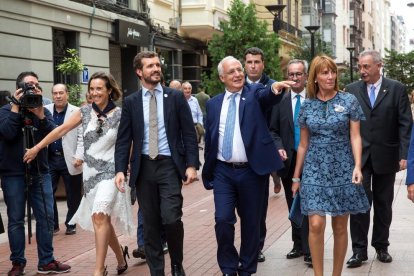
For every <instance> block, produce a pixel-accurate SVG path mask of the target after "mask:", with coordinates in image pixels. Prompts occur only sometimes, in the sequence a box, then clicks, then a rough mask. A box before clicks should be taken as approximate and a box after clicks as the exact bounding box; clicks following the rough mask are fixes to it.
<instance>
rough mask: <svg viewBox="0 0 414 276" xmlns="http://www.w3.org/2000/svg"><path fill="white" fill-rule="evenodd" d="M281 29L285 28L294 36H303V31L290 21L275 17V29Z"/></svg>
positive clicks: (275, 30)
mask: <svg viewBox="0 0 414 276" xmlns="http://www.w3.org/2000/svg"><path fill="white" fill-rule="evenodd" d="M280 30H284V31H286V32H288V33H290V34H292V35H294V36H297V37H300V38H302V31H301V30H299V29H298V28H296V27H294V26H292V25H290V24H289V23H287V22H285V21H283V20H279V19H278V18H275V19H274V20H273V31H274V32H277V31H280Z"/></svg>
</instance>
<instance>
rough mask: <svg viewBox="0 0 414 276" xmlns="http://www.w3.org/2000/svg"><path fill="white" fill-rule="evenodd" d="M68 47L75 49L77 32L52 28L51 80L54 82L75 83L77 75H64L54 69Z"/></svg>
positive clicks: (65, 53)
mask: <svg viewBox="0 0 414 276" xmlns="http://www.w3.org/2000/svg"><path fill="white" fill-rule="evenodd" d="M68 48H71V49H77V48H78V47H77V33H76V32H72V31H63V30H58V29H53V68H54V69H53V81H54V83H65V84H66V83H76V82H77V81H78V80H77V78H78V76H77V75H74V76H71V75H68V76H65V75H63V74H62V73H61V72H59V71H57V70H56V66H57V65H58V64H59V63H61V62H62V59H63V58H64V57H65V56H66V55H67V52H66V50H67V49H68Z"/></svg>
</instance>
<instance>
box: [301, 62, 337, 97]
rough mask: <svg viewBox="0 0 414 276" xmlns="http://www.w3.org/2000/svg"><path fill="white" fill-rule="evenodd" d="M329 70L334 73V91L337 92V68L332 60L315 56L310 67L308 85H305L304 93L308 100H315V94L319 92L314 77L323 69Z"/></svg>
mask: <svg viewBox="0 0 414 276" xmlns="http://www.w3.org/2000/svg"><path fill="white" fill-rule="evenodd" d="M326 68H327V69H330V70H332V71H333V72H335V73H336V78H335V87H334V90H335V91H338V90H339V85H338V67H337V66H336V63H335V61H334V60H333V59H331V58H330V57H328V56H325V55H322V56H316V57H315V58H314V59H313V60H312V63H311V65H310V69H309V74H308V84H307V85H306V93H307V96H308V97H309V98H313V99H314V98H316V94H317V93H318V91H319V86H318V83H317V82H316V76H317V75H318V73H320V72H321V71H322V70H324V69H326Z"/></svg>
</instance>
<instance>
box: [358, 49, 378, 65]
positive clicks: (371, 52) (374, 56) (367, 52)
mask: <svg viewBox="0 0 414 276" xmlns="http://www.w3.org/2000/svg"><path fill="white" fill-rule="evenodd" d="M365 56H371V57H372V59H373V60H374V62H376V63H382V58H381V55H380V53H379V52H378V51H375V50H365V51H362V52H361V53H360V54H359V57H360V58H361V57H365Z"/></svg>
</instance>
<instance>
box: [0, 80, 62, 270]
mask: <svg viewBox="0 0 414 276" xmlns="http://www.w3.org/2000/svg"><path fill="white" fill-rule="evenodd" d="M22 83H25V84H26V90H25V91H23V89H21V88H18V87H21V84H22ZM38 86H39V81H38V77H37V75H36V74H35V73H34V72H22V73H20V75H19V76H18V77H17V79H16V87H17V88H18V89H17V90H16V91H15V92H14V94H13V96H12V102H11V104H10V105H6V106H3V107H2V108H0V175H1V184H2V188H3V193H4V201H5V203H6V205H7V216H8V221H9V223H8V229H7V230H8V236H9V244H10V251H11V255H10V260H11V261H12V265H13V267H12V269H11V270H10V271H9V273H8V276H15V275H23V274H24V268H25V266H26V258H25V256H24V251H25V233H24V230H25V229H24V216H25V203H26V185H28V184H31V186H30V187H29V189H28V197H29V199H30V203H31V206H32V209H33V214H34V217H35V218H36V242H37V246H38V258H39V261H38V272H39V273H42V274H45V273H63V272H68V271H69V270H70V266H68V265H65V264H62V263H60V262H58V261H56V260H55V258H54V256H53V245H52V239H53V191H52V182H51V179H50V175H49V172H48V170H49V167H48V162H47V159H48V156H47V149H43V150H41V151H40V153H39V155H38V157H37V162H33V163H32V164H31V165H30V167H29V170H28V172H27V174H26V173H25V164H24V163H23V154H24V152H23V148H24V146H25V147H26V148H30V147H32V146H33V145H35V144H36V142H38V141H40V140H41V139H42V138H43V137H45V136H46V135H47V134H48V133H49V132H50V131H51V130H53V129H54V128H55V123H54V122H53V118H52V115H51V114H50V112H49V111H47V110H45V109H44V108H43V106H42V103H41V101H40V102H39V103H40V105H39V106H38V107H35V108H28V107H27V106H21V104H22V100H24V99H25V97H28V96H29V97H32V96H34V95H33V94H36V95H41V91H40V90H39V89H38V88H37V87H38ZM29 94H30V95H29ZM22 129H24V130H26V131H24V132H22ZM27 130H28V131H27ZM31 130H33V131H31ZM23 133H26V141H28V145H24V136H25V135H24V134H23ZM33 140H34V141H33ZM25 176H28V178H31V179H32V181H25ZM26 182H28V183H26ZM45 207H46V208H45ZM45 209H46V210H45ZM46 214H47V218H46Z"/></svg>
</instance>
